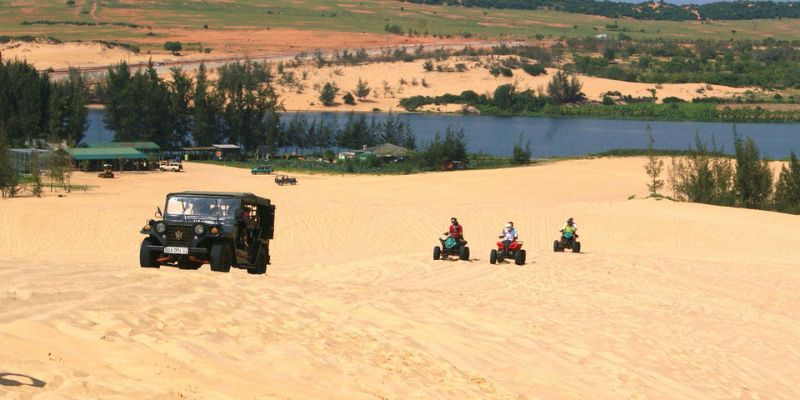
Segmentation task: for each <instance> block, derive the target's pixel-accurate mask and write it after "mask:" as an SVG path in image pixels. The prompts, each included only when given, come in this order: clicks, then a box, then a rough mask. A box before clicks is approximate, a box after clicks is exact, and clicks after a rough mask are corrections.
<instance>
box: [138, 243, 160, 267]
mask: <svg viewBox="0 0 800 400" xmlns="http://www.w3.org/2000/svg"><path fill="white" fill-rule="evenodd" d="M153 242H154V241H153V239H152V238H145V239H144V240H143V241H142V247H141V248H139V266H140V267H142V268H158V267H159V264H158V261H157V259H158V252H157V251H152V250H150V249H149V248H148V246H153V245H155V243H153Z"/></svg>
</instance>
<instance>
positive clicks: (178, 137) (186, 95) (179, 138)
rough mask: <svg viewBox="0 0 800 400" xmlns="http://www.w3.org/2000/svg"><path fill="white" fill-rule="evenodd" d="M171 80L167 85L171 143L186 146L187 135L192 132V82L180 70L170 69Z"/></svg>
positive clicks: (187, 143) (187, 141)
mask: <svg viewBox="0 0 800 400" xmlns="http://www.w3.org/2000/svg"><path fill="white" fill-rule="evenodd" d="M170 73H171V74H172V80H171V81H170V82H169V83H168V84H167V87H168V89H169V111H170V114H171V116H172V120H173V121H174V128H173V130H172V132H173V137H172V138H171V140H170V141H171V142H172V143H174V144H176V145H180V146H188V145H189V144H190V142H189V133H190V132H191V130H192V115H193V113H192V107H191V101H192V96H193V94H194V81H193V80H192V78H191V77H190V76H189V75H187V74H186V73H185V72H183V70H182V69H181V68H178V67H173V68H170Z"/></svg>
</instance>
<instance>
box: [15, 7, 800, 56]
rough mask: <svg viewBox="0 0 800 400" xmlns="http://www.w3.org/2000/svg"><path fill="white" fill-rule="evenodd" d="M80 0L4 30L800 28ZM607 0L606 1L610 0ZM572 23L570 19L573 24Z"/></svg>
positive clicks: (91, 33) (471, 11)
mask: <svg viewBox="0 0 800 400" xmlns="http://www.w3.org/2000/svg"><path fill="white" fill-rule="evenodd" d="M80 4H81V7H74V8H66V9H65V7H64V1H63V0H42V1H37V2H35V4H34V2H31V1H18V2H11V3H10V4H4V6H3V7H2V8H0V31H2V32H4V34H6V35H9V36H22V35H30V36H54V37H58V38H59V39H61V40H64V41H72V40H106V41H120V42H128V43H134V44H136V45H138V46H140V47H142V48H146V49H155V48H157V47H160V46H159V45H158V44H156V43H153V42H152V41H146V40H145V39H146V34H147V33H148V30H146V29H139V28H131V27H130V26H129V25H130V23H129V22H128V21H129V19H130V15H132V14H133V15H136V21H137V23H136V24H134V25H137V26H139V27H142V26H146V27H148V28H152V30H153V31H156V32H157V33H158V31H162V30H163V31H164V32H165V33H166V32H167V31H166V30H167V29H169V28H176V27H182V28H183V27H185V28H196V29H202V28H203V27H204V26H209V27H223V28H225V29H236V28H293V29H302V30H309V29H320V28H324V29H325V30H330V31H339V32H368V33H374V34H385V32H386V31H385V29H386V27H387V25H389V26H397V27H398V29H396V31H397V32H398V34H400V33H402V34H404V35H408V34H409V32H410V34H411V35H412V36H414V35H418V36H437V37H449V38H457V37H461V38H463V37H475V38H510V39H515V38H519V39H534V38H550V39H552V38H559V37H562V36H564V37H583V36H589V35H592V36H594V35H597V34H598V33H605V32H614V33H624V34H626V35H628V36H631V37H636V38H660V37H674V38H678V37H680V38H706V39H731V38H737V37H748V38H767V37H774V38H776V39H778V38H784V39H793V38H796V37H797V36H798V32H800V28H798V25H797V23H796V21H794V20H792V19H790V18H788V17H784V18H783V19H767V18H770V17H762V19H753V20H741V21H719V20H715V21H711V22H705V21H704V22H700V21H644V20H635V19H624V20H619V21H617V22H615V20H613V19H608V18H603V17H597V16H592V15H581V14H571V13H567V12H563V11H557V10H555V9H548V10H518V9H508V8H506V9H500V7H496V6H493V7H494V8H493V9H491V10H490V11H488V12H487V10H485V9H481V8H473V7H448V8H447V9H443V7H441V6H436V5H421V4H408V3H405V4H404V3H399V2H397V1H395V0H370V1H363V2H358V3H353V4H350V3H342V2H341V1H336V0H304V1H297V2H281V3H277V4H265V3H264V2H259V1H252V0H248V1H238V2H236V3H235V4H232V3H231V2H229V1H225V0H208V1H202V2H201V1H184V0H162V1H152V2H150V1H148V2H121V1H102V2H100V1H95V0H87V1H83V2H81V3H80ZM599 4H602V5H603V7H605V6H604V4H605V2H603V3H599ZM734 4H736V3H734ZM758 4H761V2H759V3H758ZM79 8H80V9H79ZM92 8H94V10H92ZM401 8H403V9H402V10H401ZM659 8H660V7H659ZM739 8H741V9H744V8H745V7H739ZM798 8H799V7H795V9H798ZM750 9H752V8H750ZM321 10H323V11H321ZM63 20H69V21H75V22H81V23H86V24H87V25H75V24H63V23H61V22H60V21H63ZM24 21H58V22H57V24H55V25H47V26H42V25H23V24H22V23H23V22H24ZM100 21H102V22H100ZM564 21H570V22H569V23H568V24H566V23H564ZM90 24H97V25H90ZM99 24H108V25H99ZM113 24H119V25H113ZM608 25H617V28H616V30H610V29H609V28H608V27H607V26H608ZM45 28H46V29H45ZM734 32H735V33H734Z"/></svg>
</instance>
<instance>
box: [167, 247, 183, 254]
mask: <svg viewBox="0 0 800 400" xmlns="http://www.w3.org/2000/svg"><path fill="white" fill-rule="evenodd" d="M164 253H165V254H189V248H188V247H164Z"/></svg>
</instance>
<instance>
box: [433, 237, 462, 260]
mask: <svg viewBox="0 0 800 400" xmlns="http://www.w3.org/2000/svg"><path fill="white" fill-rule="evenodd" d="M439 241H440V242H442V245H441V246H435V247H434V248H433V259H434V260H447V259H449V258H450V256H456V257H458V259H459V260H465V261H466V260H469V247H468V246H467V242H466V241H465V240H458V239H456V238H455V237H453V236H452V235H448V236H447V237H446V238H444V239H439Z"/></svg>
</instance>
